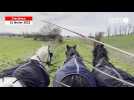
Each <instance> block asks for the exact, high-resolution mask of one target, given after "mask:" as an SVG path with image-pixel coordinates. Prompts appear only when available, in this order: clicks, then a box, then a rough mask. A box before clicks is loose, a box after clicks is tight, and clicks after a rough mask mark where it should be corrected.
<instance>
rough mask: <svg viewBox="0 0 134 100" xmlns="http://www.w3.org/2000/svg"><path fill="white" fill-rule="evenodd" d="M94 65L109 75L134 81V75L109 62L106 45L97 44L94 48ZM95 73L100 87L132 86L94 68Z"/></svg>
mask: <svg viewBox="0 0 134 100" xmlns="http://www.w3.org/2000/svg"><path fill="white" fill-rule="evenodd" d="M93 66H94V67H96V68H98V69H100V70H101V71H103V72H105V73H107V74H109V75H112V76H114V77H117V78H119V79H122V80H126V81H128V82H131V83H134V77H133V76H131V75H130V74H128V73H126V72H125V71H122V70H121V69H118V68H116V67H114V65H113V64H112V63H110V62H109V58H108V52H107V50H106V48H105V47H104V45H102V44H97V45H96V46H95V48H94V50H93ZM93 74H94V76H95V78H96V82H97V86H100V87H129V86H130V85H128V84H124V83H122V82H120V81H118V80H115V79H113V78H111V77H109V76H106V75H104V74H103V73H100V72H98V71H96V70H95V69H94V70H93Z"/></svg>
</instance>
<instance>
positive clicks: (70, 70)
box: [53, 45, 96, 87]
mask: <svg viewBox="0 0 134 100" xmlns="http://www.w3.org/2000/svg"><path fill="white" fill-rule="evenodd" d="M66 49H67V51H66V52H65V54H66V61H65V62H64V67H62V68H61V69H59V70H58V71H57V72H56V76H55V79H54V83H53V86H54V87H67V86H68V87H96V83H95V79H94V76H93V75H92V73H91V72H90V71H89V70H87V69H86V66H85V65H84V63H83V61H82V58H81V57H80V55H79V53H78V52H77V50H76V45H75V46H69V45H67V46H66Z"/></svg>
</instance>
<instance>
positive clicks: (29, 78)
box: [13, 60, 50, 87]
mask: <svg viewBox="0 0 134 100" xmlns="http://www.w3.org/2000/svg"><path fill="white" fill-rule="evenodd" d="M43 69H44V68H42V65H41V64H40V63H38V61H35V60H31V61H30V62H29V63H26V64H24V65H22V66H20V67H18V68H17V69H16V70H15V71H14V73H13V76H14V77H16V78H17V79H19V80H20V81H22V82H23V83H24V84H25V85H26V86H28V87H46V86H48V85H49V82H50V80H49V74H48V73H47V71H46V70H45V69H44V70H43Z"/></svg>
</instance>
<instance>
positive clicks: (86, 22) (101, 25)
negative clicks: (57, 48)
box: [0, 12, 134, 35]
mask: <svg viewBox="0 0 134 100" xmlns="http://www.w3.org/2000/svg"><path fill="white" fill-rule="evenodd" d="M7 15H15V16H18V15H22V16H25V15H28V16H29V15H30V16H33V24H32V25H5V23H4V20H3V18H4V16H7ZM42 19H44V20H47V21H50V22H53V23H55V24H58V25H60V26H63V27H66V28H69V29H71V30H74V31H76V32H80V33H82V34H84V35H88V34H89V33H92V34H94V33H95V32H98V31H102V32H105V31H106V28H107V26H109V25H111V24H115V22H116V24H117V23H125V24H128V23H131V24H133V23H134V12H0V32H14V33H16V32H17V33H22V32H37V31H39V30H40V28H41V27H42V25H43V23H42V22H41V21H40V20H42ZM120 19H121V20H120ZM62 34H72V33H69V32H67V31H62Z"/></svg>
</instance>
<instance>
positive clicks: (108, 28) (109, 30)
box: [107, 26, 111, 39]
mask: <svg viewBox="0 0 134 100" xmlns="http://www.w3.org/2000/svg"><path fill="white" fill-rule="evenodd" d="M110 32H111V28H110V26H108V27H107V34H108V39H109V37H110Z"/></svg>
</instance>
